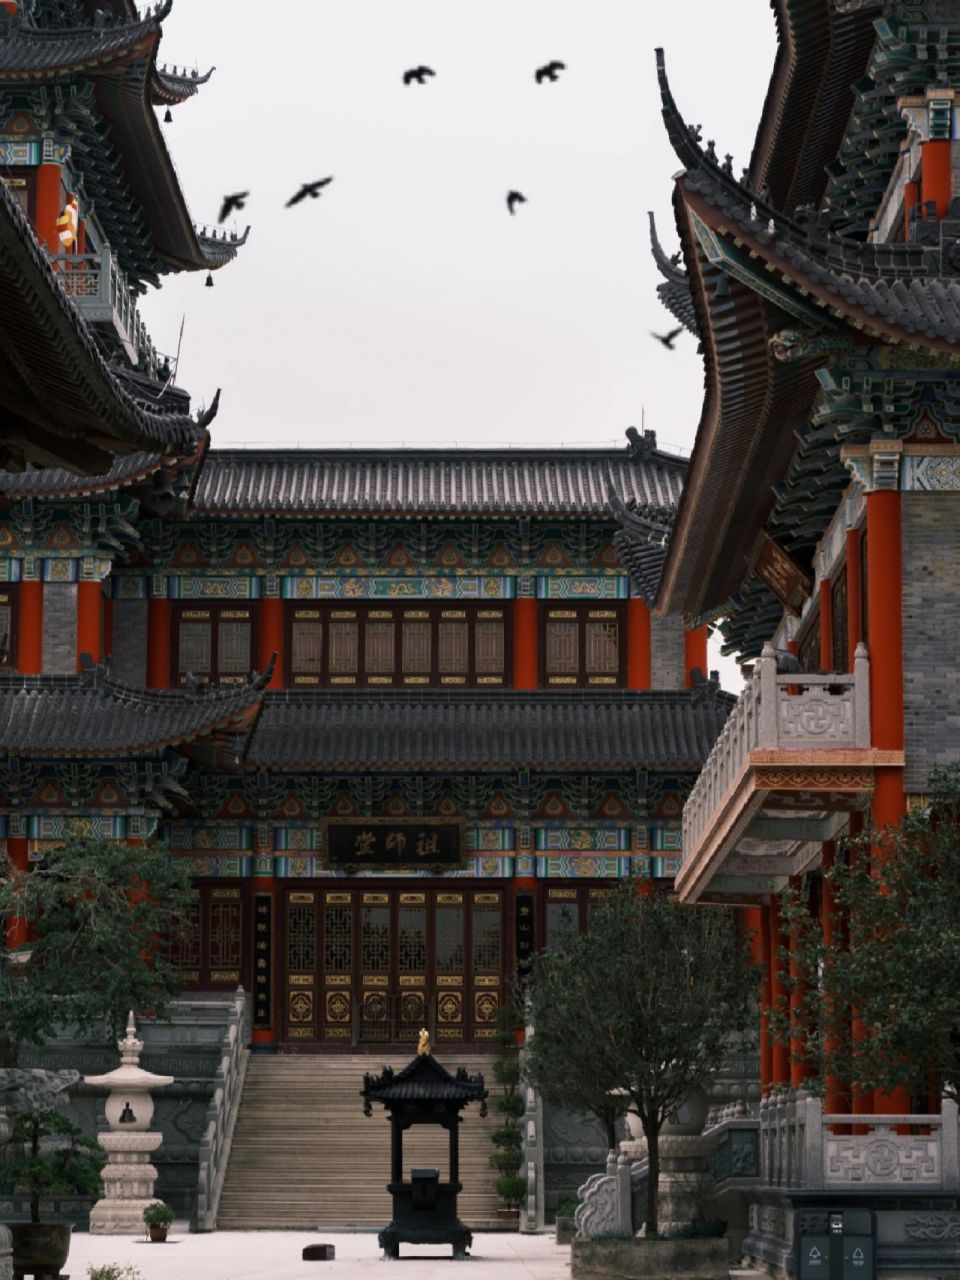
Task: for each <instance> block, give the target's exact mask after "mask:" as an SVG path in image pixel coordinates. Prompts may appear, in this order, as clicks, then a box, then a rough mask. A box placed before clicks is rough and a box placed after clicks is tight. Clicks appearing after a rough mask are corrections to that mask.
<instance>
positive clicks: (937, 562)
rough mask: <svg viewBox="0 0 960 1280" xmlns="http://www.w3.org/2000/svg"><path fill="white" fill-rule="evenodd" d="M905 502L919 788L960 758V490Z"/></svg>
mask: <svg viewBox="0 0 960 1280" xmlns="http://www.w3.org/2000/svg"><path fill="white" fill-rule="evenodd" d="M902 504H903V506H902V511H903V516H902V530H903V533H902V537H903V666H904V671H903V681H904V697H903V711H904V733H905V739H906V771H905V786H906V789H907V791H908V792H916V791H925V790H926V789H927V778H928V775H929V773H930V770H931V768H932V767H933V766H934V765H935V764H944V763H947V762H950V761H955V760H960V495H958V494H955V493H905V494H903V497H902Z"/></svg>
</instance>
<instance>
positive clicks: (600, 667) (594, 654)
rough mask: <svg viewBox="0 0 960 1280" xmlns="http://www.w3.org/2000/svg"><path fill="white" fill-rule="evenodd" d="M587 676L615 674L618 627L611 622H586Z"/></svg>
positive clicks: (617, 655)
mask: <svg viewBox="0 0 960 1280" xmlns="http://www.w3.org/2000/svg"><path fill="white" fill-rule="evenodd" d="M586 640H587V653H586V660H587V678H588V679H589V677H591V676H615V675H616V673H617V671H618V670H619V667H620V627H619V624H618V623H617V622H616V621H615V620H614V621H612V622H590V621H588V622H587V627H586Z"/></svg>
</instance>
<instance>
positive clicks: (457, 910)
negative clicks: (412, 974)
mask: <svg viewBox="0 0 960 1280" xmlns="http://www.w3.org/2000/svg"><path fill="white" fill-rule="evenodd" d="M435 929H436V957H437V960H436V970H437V973H438V974H462V973H463V958H464V938H463V905H462V904H461V903H456V904H454V903H449V904H443V905H440V904H438V906H437V909H436V923H435Z"/></svg>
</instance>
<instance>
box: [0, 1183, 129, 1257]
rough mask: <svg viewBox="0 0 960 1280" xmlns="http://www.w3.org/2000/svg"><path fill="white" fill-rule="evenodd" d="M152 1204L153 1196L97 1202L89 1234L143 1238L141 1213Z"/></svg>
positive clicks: (91, 1217)
mask: <svg viewBox="0 0 960 1280" xmlns="http://www.w3.org/2000/svg"><path fill="white" fill-rule="evenodd" d="M153 1202H154V1197H153V1196H150V1198H149V1199H147V1200H98V1201H97V1203H96V1204H95V1205H94V1206H93V1208H92V1209H91V1210H90V1232H91V1234H92V1235H95V1236H145V1235H146V1234H147V1228H146V1225H145V1223H144V1221H143V1211H144V1209H145V1208H146V1207H147V1205H148V1204H153ZM2 1274H3V1273H2V1272H0V1276H2Z"/></svg>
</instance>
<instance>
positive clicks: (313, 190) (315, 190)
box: [286, 178, 333, 209]
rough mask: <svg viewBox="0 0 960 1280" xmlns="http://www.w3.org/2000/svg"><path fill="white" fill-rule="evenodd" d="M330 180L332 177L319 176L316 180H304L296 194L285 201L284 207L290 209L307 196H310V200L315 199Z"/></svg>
mask: <svg viewBox="0 0 960 1280" xmlns="http://www.w3.org/2000/svg"><path fill="white" fill-rule="evenodd" d="M332 181H333V179H332V178H320V179H318V181H316V182H305V183H304V184H303V186H302V187H301V188H300V190H299V191H298V192H297V193H296V195H292V196H291V197H290V199H289V200H288V201H287V203H286V208H288V209H292V208H293V206H294V205H295V204H299V203H300V201H301V200H306V198H307V196H310V198H311V199H312V200H316V199H317V197H318V196H319V195H320V193H321V191H322V190H323V188H324V187H326V186H329V184H330V183H331V182H332Z"/></svg>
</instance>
